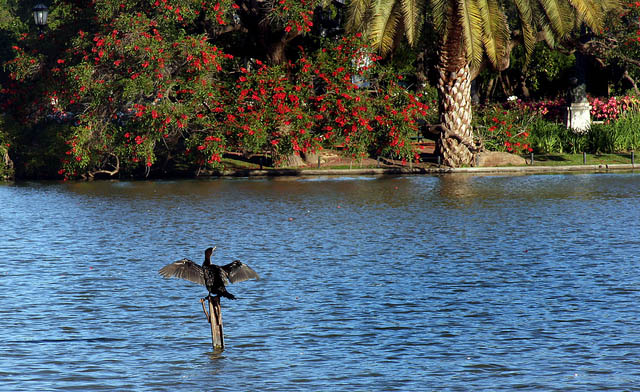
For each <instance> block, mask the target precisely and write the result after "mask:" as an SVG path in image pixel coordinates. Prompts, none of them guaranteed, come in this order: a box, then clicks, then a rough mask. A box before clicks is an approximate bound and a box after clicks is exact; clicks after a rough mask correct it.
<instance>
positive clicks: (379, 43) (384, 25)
mask: <svg viewBox="0 0 640 392" xmlns="http://www.w3.org/2000/svg"><path fill="white" fill-rule="evenodd" d="M383 3H384V4H383ZM378 4H379V5H380V7H379V8H378V9H377V12H376V14H375V15H374V16H373V20H372V21H371V29H370V30H369V39H370V40H371V45H372V46H373V47H374V48H376V50H377V51H378V52H380V54H382V55H383V56H384V55H385V54H387V53H389V51H391V49H392V48H393V44H394V42H395V37H396V34H397V33H398V26H399V25H400V23H401V22H402V21H401V17H402V14H401V10H400V5H399V3H398V2H394V1H387V2H382V1H381V2H379V3H378Z"/></svg>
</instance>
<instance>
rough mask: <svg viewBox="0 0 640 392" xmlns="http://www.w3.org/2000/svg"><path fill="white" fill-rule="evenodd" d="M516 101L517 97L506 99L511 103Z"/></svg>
mask: <svg viewBox="0 0 640 392" xmlns="http://www.w3.org/2000/svg"><path fill="white" fill-rule="evenodd" d="M517 99H518V97H516V96H515V95H512V96H510V97H509V98H507V101H509V102H511V101H515V100H517Z"/></svg>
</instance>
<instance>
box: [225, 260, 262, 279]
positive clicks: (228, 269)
mask: <svg viewBox="0 0 640 392" xmlns="http://www.w3.org/2000/svg"><path fill="white" fill-rule="evenodd" d="M220 268H222V270H223V271H224V273H225V275H226V278H227V279H228V280H229V282H231V283H236V282H243V281H245V280H249V279H260V277H259V276H258V274H257V273H256V271H254V270H252V269H251V267H249V266H248V265H246V264H244V263H242V262H241V261H239V260H236V261H234V262H232V263H229V264H227V265H223V266H222V267H220Z"/></svg>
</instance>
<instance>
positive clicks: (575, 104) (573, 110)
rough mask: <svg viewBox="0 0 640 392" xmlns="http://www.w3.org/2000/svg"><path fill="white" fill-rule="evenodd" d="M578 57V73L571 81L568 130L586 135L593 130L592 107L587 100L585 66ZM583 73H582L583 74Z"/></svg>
mask: <svg viewBox="0 0 640 392" xmlns="http://www.w3.org/2000/svg"><path fill="white" fill-rule="evenodd" d="M577 57H578V56H577V55H576V68H577V69H576V73H577V75H578V76H574V77H572V78H571V79H570V80H569V83H570V85H571V90H570V94H569V106H567V121H566V125H567V128H569V129H571V130H572V131H573V132H575V133H577V134H584V133H587V132H589V129H591V105H589V101H588V100H587V85H586V83H585V81H584V80H585V78H584V64H581V62H580V61H578V58H577ZM581 71H582V72H581Z"/></svg>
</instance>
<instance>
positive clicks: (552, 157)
mask: <svg viewBox="0 0 640 392" xmlns="http://www.w3.org/2000/svg"><path fill="white" fill-rule="evenodd" d="M526 158H527V159H529V158H530V156H526ZM586 163H587V165H610V164H631V153H619V154H587V159H586ZM533 164H534V165H535V166H573V165H582V164H584V162H583V156H582V154H542V155H534V156H533Z"/></svg>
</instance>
